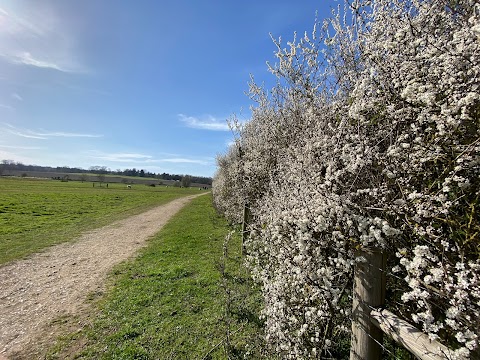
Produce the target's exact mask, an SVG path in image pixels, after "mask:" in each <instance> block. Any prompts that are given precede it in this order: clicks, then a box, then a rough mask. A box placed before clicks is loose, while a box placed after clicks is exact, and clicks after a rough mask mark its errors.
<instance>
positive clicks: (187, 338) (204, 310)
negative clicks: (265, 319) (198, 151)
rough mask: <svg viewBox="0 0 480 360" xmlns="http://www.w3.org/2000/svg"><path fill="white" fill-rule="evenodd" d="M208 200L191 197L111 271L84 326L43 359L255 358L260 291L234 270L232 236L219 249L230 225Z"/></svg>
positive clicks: (236, 254)
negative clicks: (102, 294) (103, 292)
mask: <svg viewBox="0 0 480 360" xmlns="http://www.w3.org/2000/svg"><path fill="white" fill-rule="evenodd" d="M211 201H212V200H211V196H201V197H199V198H196V199H194V200H193V201H192V202H191V203H190V204H189V205H187V206H186V207H185V208H184V209H182V210H181V212H180V213H179V214H177V215H176V216H175V217H174V218H173V219H172V220H171V221H170V222H169V223H168V224H167V225H166V226H165V227H164V228H163V229H162V230H161V231H160V233H159V234H158V235H157V236H156V237H155V238H153V239H152V240H151V241H150V243H149V245H148V246H147V247H146V248H144V249H143V250H142V251H141V253H140V254H139V256H138V257H137V258H136V259H134V260H132V261H129V262H127V263H124V264H122V265H120V266H118V267H117V268H116V269H115V270H114V272H113V274H112V275H111V278H110V281H111V285H110V290H109V291H108V292H107V295H106V296H105V297H103V298H102V299H101V300H99V301H98V300H97V301H96V303H95V307H97V309H98V310H96V313H95V314H94V315H92V322H91V324H90V325H88V326H86V327H85V328H84V329H83V330H81V331H79V332H76V333H73V334H70V335H69V336H66V337H64V338H63V339H62V341H60V342H59V344H58V345H57V346H56V347H55V348H53V349H52V350H51V351H50V353H49V355H48V358H50V359H59V358H62V359H63V358H75V359H227V358H229V359H236V358H238V359H240V358H242V359H243V358H244V356H246V357H247V358H261V357H262V356H261V352H262V351H261V350H259V349H261V348H262V345H261V338H262V337H261V336H260V333H261V328H262V323H261V321H260V320H259V318H258V311H259V306H260V294H259V292H258V289H256V288H255V287H254V286H253V284H252V282H251V280H250V278H249V275H248V274H247V272H246V271H245V269H244V267H243V265H242V258H241V251H240V249H241V239H240V236H239V235H238V233H237V234H236V235H233V236H231V237H230V242H229V244H228V246H226V243H225V242H224V239H225V235H226V234H228V232H229V230H230V228H229V227H228V226H227V224H226V222H225V220H224V219H223V218H221V217H219V216H218V215H217V214H216V212H215V210H214V209H213V207H212V204H211ZM246 349H249V350H246ZM249 352H250V353H249Z"/></svg>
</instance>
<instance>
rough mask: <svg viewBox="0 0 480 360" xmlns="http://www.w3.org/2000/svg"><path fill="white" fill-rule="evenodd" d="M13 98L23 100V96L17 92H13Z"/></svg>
mask: <svg viewBox="0 0 480 360" xmlns="http://www.w3.org/2000/svg"><path fill="white" fill-rule="evenodd" d="M12 98H13V99H15V100H18V101H23V98H22V97H21V96H20V95H18V94H17V93H12Z"/></svg>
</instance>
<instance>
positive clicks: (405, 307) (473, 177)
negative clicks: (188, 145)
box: [213, 0, 480, 358]
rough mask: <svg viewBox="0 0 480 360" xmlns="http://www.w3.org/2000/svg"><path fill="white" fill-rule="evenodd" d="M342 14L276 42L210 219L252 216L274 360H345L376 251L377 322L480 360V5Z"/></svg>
mask: <svg viewBox="0 0 480 360" xmlns="http://www.w3.org/2000/svg"><path fill="white" fill-rule="evenodd" d="M348 10H351V12H348ZM343 14H345V16H341V15H342V12H341V11H339V10H338V11H337V12H336V13H335V15H334V16H333V18H332V19H330V20H326V21H325V22H324V23H323V26H322V28H321V29H318V28H317V27H320V24H317V26H316V28H315V29H314V32H313V33H312V34H311V35H307V34H305V36H304V37H303V38H301V39H297V38H295V39H294V41H292V42H291V43H288V44H287V48H282V44H281V42H280V41H275V44H276V45H277V53H276V56H277V61H278V63H277V64H276V65H272V66H270V67H269V69H270V71H271V72H272V73H273V74H274V75H275V76H276V77H277V79H278V83H277V86H276V87H275V88H274V89H272V90H271V91H270V92H267V91H265V90H264V89H262V88H261V87H258V86H256V85H255V84H253V83H252V85H251V89H250V90H251V95H252V98H253V99H254V100H255V101H256V102H257V104H258V106H257V107H255V108H254V109H253V112H252V113H253V116H252V119H251V121H250V122H249V123H248V124H246V125H245V127H244V128H243V129H241V131H240V132H239V139H238V141H237V142H236V143H235V145H234V146H232V148H231V149H230V150H229V152H228V153H227V154H226V155H224V156H221V157H220V158H219V159H218V173H217V175H216V177H215V181H214V188H213V189H214V190H213V191H214V197H215V203H216V205H217V207H218V208H219V209H220V210H221V211H223V212H224V213H225V214H226V215H227V216H228V217H229V218H230V219H231V220H232V221H241V211H242V207H243V204H244V203H249V204H250V208H251V211H252V214H253V221H252V224H251V225H250V226H251V230H252V231H251V232H250V237H249V239H248V243H247V247H248V256H247V262H248V264H249V265H250V267H251V269H252V272H253V274H254V277H255V278H256V279H257V280H258V281H259V282H260V283H261V284H262V289H263V294H264V299H265V307H264V315H265V320H266V330H267V337H268V340H269V342H270V343H271V344H272V346H273V347H274V348H275V349H276V350H277V351H278V352H280V353H281V354H282V356H283V357H284V358H321V357H328V356H333V357H337V358H338V357H342V356H345V349H344V348H342V346H344V345H345V339H346V338H348V337H349V331H350V326H351V323H350V321H351V320H350V309H351V299H352V278H353V268H354V265H355V262H356V261H361V258H360V257H356V251H357V250H359V249H368V248H381V249H383V250H384V251H385V252H386V253H387V255H388V269H387V272H388V274H389V275H388V283H389V284H394V285H395V288H393V287H392V288H390V289H387V291H388V292H389V294H391V296H389V297H388V299H387V306H388V307H389V308H391V309H392V310H393V311H395V312H396V313H397V314H399V315H401V316H404V317H406V318H407V320H408V321H410V322H413V323H415V324H416V325H417V326H418V327H419V328H421V329H422V330H423V331H424V332H425V333H427V334H428V335H429V336H430V338H432V339H439V341H441V342H443V343H444V344H446V345H448V346H449V347H450V348H451V349H452V350H453V351H452V353H451V354H449V357H451V358H469V357H470V356H471V355H472V354H477V355H478V333H479V330H478V329H480V320H479V319H480V260H479V259H480V250H479V243H480V216H479V206H480V203H479V197H480V155H479V150H480V95H479V94H480V3H479V1H477V0H456V1H453V0H409V1H405V0H391V1H387V0H377V1H355V2H353V5H350V4H349V2H348V1H346V2H345V9H344V12H343ZM344 19H350V20H349V21H351V24H350V25H347V24H346V20H344ZM342 351H343V352H342Z"/></svg>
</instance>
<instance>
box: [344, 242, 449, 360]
mask: <svg viewBox="0 0 480 360" xmlns="http://www.w3.org/2000/svg"><path fill="white" fill-rule="evenodd" d="M357 256H360V257H363V259H364V260H365V261H361V262H359V263H357V265H356V268H355V278H354V283H353V284H354V285H353V309H352V317H353V318H352V340H351V348H350V360H379V359H381V358H382V348H383V346H382V340H383V333H385V334H387V335H389V336H390V337H391V338H392V339H393V340H395V341H396V342H398V343H400V344H401V345H402V346H403V347H405V348H406V349H407V350H408V351H410V352H411V353H412V354H413V355H415V356H416V357H417V358H418V359H421V360H441V359H449V358H450V356H449V355H450V354H451V351H450V349H448V348H447V347H446V346H444V345H443V344H441V343H439V342H438V341H435V340H430V339H429V337H428V336H427V335H426V334H424V333H423V332H421V331H420V330H418V329H417V328H416V327H414V326H413V325H410V324H409V323H408V322H406V321H405V320H402V319H400V318H399V317H398V316H396V315H395V314H393V313H391V312H390V311H388V310H382V309H381V307H382V306H383V305H384V304H385V290H386V289H385V284H386V279H385V269H386V266H385V265H386V256H385V254H384V253H382V252H381V251H380V250H364V251H361V252H358V253H357Z"/></svg>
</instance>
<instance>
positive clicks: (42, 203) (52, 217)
mask: <svg viewBox="0 0 480 360" xmlns="http://www.w3.org/2000/svg"><path fill="white" fill-rule="evenodd" d="M198 193H199V190H198V189H181V188H174V187H150V186H145V185H133V186H132V188H131V189H127V187H126V186H125V185H123V184H109V186H108V187H107V185H106V184H103V186H101V187H100V186H99V184H96V186H95V187H93V186H92V183H81V182H78V181H72V182H60V181H53V180H32V179H20V178H0V264H3V263H6V262H8V261H11V260H15V259H18V258H22V257H25V256H27V255H29V254H32V253H35V252H38V251H40V250H42V249H44V248H46V247H48V246H51V245H54V244H58V243H61V242H65V241H70V240H72V239H73V238H75V237H76V236H78V235H79V234H81V233H82V232H84V231H86V230H90V229H93V228H97V227H100V226H102V225H106V224H109V223H112V222H113V221H116V220H119V219H122V218H125V217H127V216H130V215H134V214H137V213H140V212H142V211H145V210H147V209H148V208H151V207H154V206H157V205H161V204H164V203H166V202H168V201H170V200H173V199H175V198H178V197H181V196H185V195H189V194H198Z"/></svg>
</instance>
